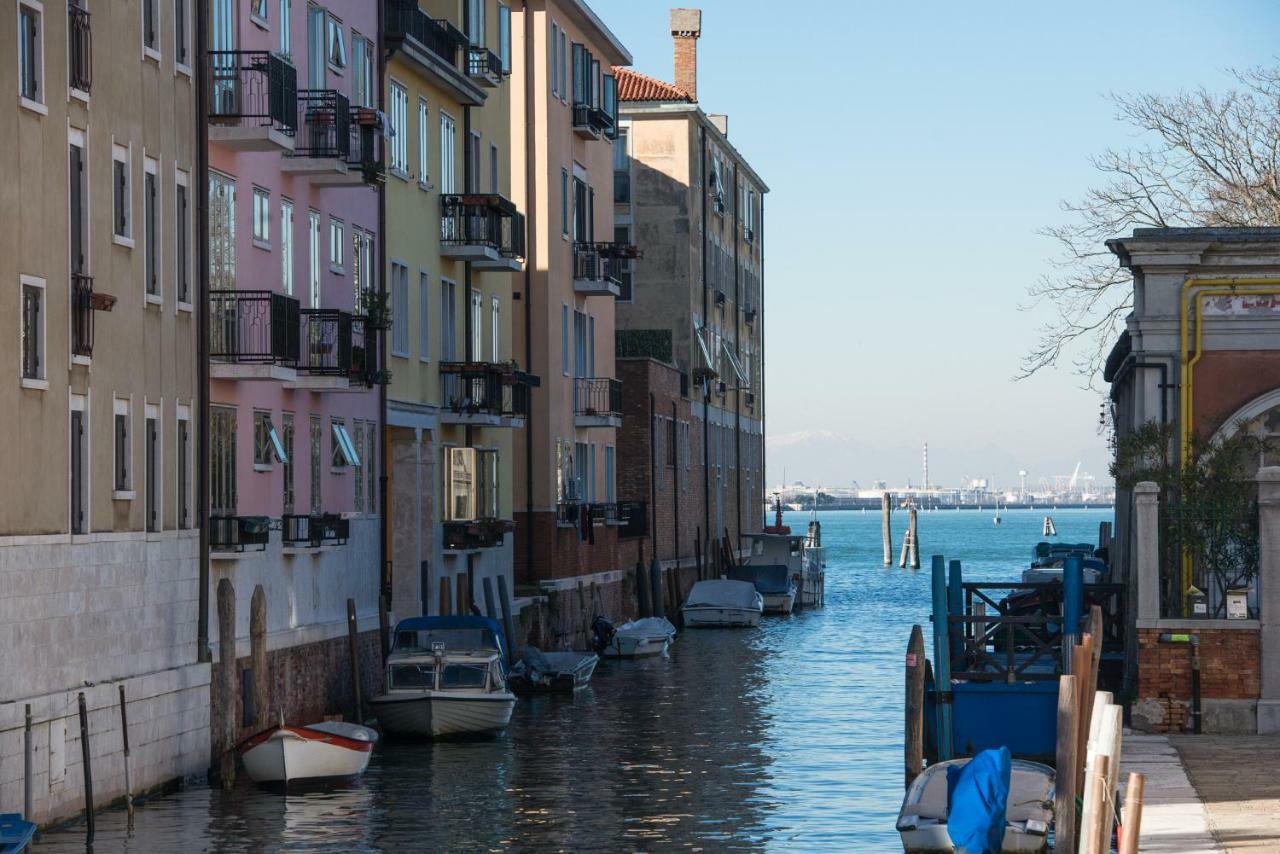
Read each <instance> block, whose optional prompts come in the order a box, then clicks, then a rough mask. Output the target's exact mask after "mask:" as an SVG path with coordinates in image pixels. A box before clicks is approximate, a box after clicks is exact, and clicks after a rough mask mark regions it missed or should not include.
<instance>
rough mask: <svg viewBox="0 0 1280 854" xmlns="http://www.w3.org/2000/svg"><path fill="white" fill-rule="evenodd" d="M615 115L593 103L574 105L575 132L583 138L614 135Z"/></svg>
mask: <svg viewBox="0 0 1280 854" xmlns="http://www.w3.org/2000/svg"><path fill="white" fill-rule="evenodd" d="M613 125H614V121H613V116H611V115H609V113H608V111H606V110H602V109H601V108H600V107H594V106H592V105H591V104H583V103H578V104H574V105H573V132H574V133H575V134H577V135H578V136H579V137H581V138H582V139H599V138H600V135H601V134H606V135H612V133H613Z"/></svg>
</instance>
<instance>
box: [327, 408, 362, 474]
mask: <svg viewBox="0 0 1280 854" xmlns="http://www.w3.org/2000/svg"><path fill="white" fill-rule="evenodd" d="M329 441H330V442H331V443H332V445H333V447H332V448H331V450H336V451H337V452H338V454H339V455H341V457H342V459H343V462H342V464H340V465H334V464H333V456H334V455H333V454H332V453H330V455H329V470H330V472H332V473H333V474H346V473H347V470H348V469H350V468H352V467H354V466H358V465H360V454H359V453H358V452H357V451H356V446H355V443H354V442H352V441H351V435H350V434H349V433H348V432H347V423H346V419H344V418H342V417H340V416H333V415H331V416H329Z"/></svg>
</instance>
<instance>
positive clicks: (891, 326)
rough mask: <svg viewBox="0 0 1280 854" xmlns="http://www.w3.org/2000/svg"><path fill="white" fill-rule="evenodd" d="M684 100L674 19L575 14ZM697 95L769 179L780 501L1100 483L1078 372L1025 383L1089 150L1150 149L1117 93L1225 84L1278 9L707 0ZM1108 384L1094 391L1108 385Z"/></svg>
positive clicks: (1239, 1) (1261, 52) (1262, 56)
mask: <svg viewBox="0 0 1280 854" xmlns="http://www.w3.org/2000/svg"><path fill="white" fill-rule="evenodd" d="M588 2H590V3H591V5H592V7H593V8H594V9H595V10H596V12H597V13H598V14H599V15H600V17H601V18H602V19H603V20H604V21H605V23H606V24H607V25H608V26H609V27H610V28H611V29H612V30H613V31H614V33H615V34H617V35H618V36H619V38H621V39H622V41H623V43H624V44H626V45H627V47H628V48H629V49H630V50H631V53H632V55H633V56H634V58H635V64H634V67H635V68H636V70H638V71H642V72H644V73H647V74H651V75H653V76H655V77H658V78H660V79H664V80H671V79H672V46H671V37H670V28H669V24H668V8H669V5H668V4H666V3H660V2H654V0H588ZM700 8H701V9H702V38H701V40H700V41H699V44H698V96H699V102H700V105H701V106H702V108H703V109H704V110H706V111H707V112H709V113H727V114H728V116H729V138H730V141H732V142H733V143H734V145H735V146H736V147H737V148H738V150H739V151H740V152H741V153H742V154H743V155H744V156H745V157H747V159H748V160H749V161H750V162H751V163H752V165H753V166H754V167H755V168H756V170H757V171H758V172H759V173H760V174H761V175H762V176H763V177H764V179H765V181H766V182H767V183H768V184H769V187H770V190H771V192H770V193H769V195H768V197H767V199H766V210H765V227H764V239H765V244H764V246H765V274H764V275H765V318H766V326H765V328H766V340H765V348H766V352H765V359H766V365H765V372H766V373H765V381H766V407H767V414H766V419H767V420H766V431H767V434H768V459H767V463H768V466H769V471H768V481H769V483H770V484H772V483H775V482H777V481H778V480H779V479H780V478H781V477H782V476H783V469H786V477H787V479H788V480H789V481H792V480H803V481H805V482H807V483H810V484H818V483H821V484H825V485H830V486H848V485H850V484H851V482H853V481H857V482H858V483H859V484H861V485H863V486H866V487H870V486H871V484H872V483H873V482H874V481H876V480H885V481H888V482H889V484H890V485H891V486H892V485H900V484H904V483H906V482H907V481H908V480H910V482H911V483H919V482H920V479H921V446H922V444H923V443H925V442H928V444H929V467H930V480H931V481H932V482H933V483H941V484H957V483H958V482H959V481H960V480H961V479H962V478H974V477H989V478H993V479H994V480H995V481H996V482H997V483H999V484H1001V485H1012V484H1014V483H1016V481H1017V476H1018V471H1019V470H1026V471H1027V472H1028V481H1029V482H1030V483H1035V482H1037V481H1038V479H1039V478H1041V477H1051V476H1052V475H1058V474H1069V473H1070V472H1071V471H1072V470H1073V468H1074V467H1075V465H1076V463H1077V462H1080V463H1082V471H1083V472H1086V473H1089V474H1092V475H1093V476H1094V477H1095V478H1097V481H1098V482H1099V483H1103V482H1107V481H1108V478H1107V460H1108V456H1109V455H1108V451H1107V445H1106V439H1105V437H1104V436H1103V435H1101V434H1100V433H1099V429H1098V424H1099V416H1100V414H1101V409H1100V407H1101V405H1102V403H1103V397H1102V396H1101V395H1100V394H1099V393H1098V392H1097V391H1090V390H1086V389H1084V388H1083V385H1084V384H1085V380H1084V379H1083V378H1082V377H1080V376H1079V375H1078V374H1076V373H1074V370H1073V368H1072V366H1071V365H1070V364H1069V363H1066V364H1064V365H1063V366H1062V367H1061V368H1059V369H1058V370H1056V371H1051V372H1045V373H1041V374H1038V375H1036V376H1035V377H1033V378H1031V379H1028V380H1023V381H1020V382H1015V381H1014V380H1013V377H1014V375H1015V374H1016V373H1017V372H1018V369H1019V360H1020V358H1021V357H1022V356H1023V355H1024V354H1025V353H1026V352H1027V351H1028V350H1029V348H1030V347H1031V346H1032V345H1033V344H1034V342H1035V340H1036V330H1037V328H1038V327H1039V326H1040V324H1041V323H1043V322H1044V321H1046V320H1048V319H1049V318H1050V317H1051V316H1052V314H1051V312H1049V311H1048V310H1046V309H1044V308H1040V309H1032V310H1029V311H1024V310H1021V307H1022V306H1025V304H1026V303H1027V297H1026V287H1027V285H1028V284H1030V283H1033V282H1034V281H1035V280H1036V279H1037V278H1038V277H1039V276H1040V275H1042V274H1043V273H1044V272H1045V271H1046V269H1047V264H1046V261H1047V259H1049V258H1050V257H1052V256H1053V254H1054V246H1053V244H1052V243H1051V242H1050V241H1049V240H1048V239H1046V238H1044V237H1042V236H1040V235H1039V234H1038V233H1037V231H1038V230H1039V229H1040V228H1042V227H1044V226H1048V225H1052V224H1055V223H1058V222H1062V221H1064V220H1065V218H1066V217H1067V215H1066V214H1064V213H1063V212H1062V211H1061V209H1060V207H1059V202H1060V200H1062V199H1074V198H1078V197H1079V196H1080V195H1082V194H1083V192H1084V190H1085V189H1086V188H1088V187H1089V186H1090V185H1091V183H1093V182H1095V181H1096V180H1097V179H1096V173H1095V172H1094V171H1093V170H1092V167H1091V166H1090V163H1089V158H1090V156H1091V155H1093V154H1096V153H1100V152H1101V151H1103V150H1105V149H1106V148H1108V147H1124V146H1128V145H1131V144H1134V143H1136V142H1139V141H1140V138H1139V137H1138V136H1137V135H1136V134H1135V132H1134V131H1133V129H1132V128H1130V127H1128V126H1127V125H1124V124H1121V123H1119V122H1117V121H1116V120H1115V110H1114V107H1113V106H1112V104H1110V103H1109V102H1108V100H1107V98H1106V96H1107V94H1108V93H1110V92H1116V93H1132V92H1161V93H1169V94H1172V93H1175V92H1177V91H1180V90H1185V89H1191V88H1195V87H1198V86H1201V85H1203V86H1206V87H1208V88H1210V89H1226V88H1229V87H1230V86H1231V82H1232V81H1231V80H1230V78H1229V76H1228V74H1227V73H1226V72H1227V69H1229V68H1232V67H1236V68H1243V67H1248V66H1251V65H1258V64H1271V63H1273V62H1275V61H1276V54H1277V44H1278V42H1277V40H1276V35H1277V33H1278V32H1280V4H1275V3H1273V2H1263V0H1257V2H1246V0H1230V2H1229V1H1228V0H1220V1H1219V0H1215V2H1212V3H1208V2H1167V0H1166V2H1154V1H1153V0H1128V2H1123V3H1116V2H1092V1H1090V2H1081V1H1080V0H1073V2H1070V3H1028V2H982V0H973V2H966V3H954V2H914V3H906V2H903V3H883V2H863V0H842V1H841V2H835V0H787V2H785V3H779V2H769V0H702V2H701V3H700ZM1098 384H1099V385H1100V384H1101V383H1100V379H1099V381H1098Z"/></svg>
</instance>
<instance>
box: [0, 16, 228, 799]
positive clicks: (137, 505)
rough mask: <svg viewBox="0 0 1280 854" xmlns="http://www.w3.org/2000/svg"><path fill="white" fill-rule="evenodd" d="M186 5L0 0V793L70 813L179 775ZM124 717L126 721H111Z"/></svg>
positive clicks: (190, 236)
mask: <svg viewBox="0 0 1280 854" xmlns="http://www.w3.org/2000/svg"><path fill="white" fill-rule="evenodd" d="M193 11H194V10H193V8H192V4H191V3H190V2H188V0H178V2H176V3H164V4H153V3H142V2H140V0H130V2H124V0H116V1H115V2H111V3H102V2H95V3H92V4H90V3H86V2H83V0H72V2H70V3H69V4H68V3H54V2H50V1H49V0H45V2H40V0H17V2H16V3H14V4H10V5H9V7H8V9H7V10H6V12H5V14H4V15H0V45H2V46H3V53H4V55H5V56H7V57H9V61H7V62H5V63H3V64H2V65H0V92H6V93H8V94H7V95H6V96H5V97H6V98H7V100H8V106H4V107H0V110H3V112H4V113H5V116H6V118H5V120H4V121H3V122H0V144H2V145H3V146H4V149H5V150H6V151H8V152H9V153H10V156H9V157H7V158H6V159H5V162H4V165H3V166H0V205H3V209H4V210H6V211H8V212H9V217H8V223H9V226H10V227H8V228H6V229H4V234H3V236H2V237H0V280H2V281H3V283H4V286H3V287H2V288H0V307H2V308H3V310H4V312H5V314H6V316H8V317H9V318H11V319H12V323H13V326H12V327H11V330H10V334H8V335H4V336H0V342H2V343H0V376H3V378H4V379H3V380H0V413H2V414H0V432H3V434H4V435H5V436H7V437H9V440H10V453H8V454H5V455H4V458H3V460H0V481H2V482H3V483H5V484H6V487H7V489H8V492H9V496H8V498H7V499H6V500H5V501H3V502H0V568H2V569H0V649H3V650H4V654H3V655H0V803H2V804H4V805H6V806H7V807H9V808H13V807H21V805H22V802H23V799H22V771H23V758H22V754H23V751H22V729H23V716H24V709H25V708H30V710H31V714H32V716H33V718H34V722H35V725H34V728H33V732H34V740H35V762H34V773H33V778H34V784H33V790H34V810H33V811H34V816H33V817H34V818H35V819H36V820H38V821H42V822H43V821H49V820H53V819H56V818H59V817H62V816H66V815H69V814H72V813H75V812H76V811H78V810H79V809H80V808H81V807H82V805H83V794H82V790H81V780H82V774H81V759H80V756H81V752H80V751H81V746H80V742H79V735H78V733H79V729H78V725H77V722H76V714H77V705H78V702H77V701H78V698H77V694H78V693H80V692H83V694H84V696H85V699H86V701H87V706H88V709H89V717H90V729H91V731H92V732H93V734H94V740H93V742H92V756H91V763H92V768H93V775H94V782H95V785H94V793H95V798H96V801H97V802H99V803H106V802H108V801H111V800H113V799H115V798H118V797H120V796H121V795H122V794H123V793H124V780H123V764H122V756H121V752H120V742H121V739H120V731H119V720H120V712H119V708H118V703H119V698H120V689H121V688H123V690H124V696H125V697H126V698H127V702H128V708H129V717H130V720H131V724H132V725H131V730H130V733H129V735H130V741H131V746H132V755H133V760H132V774H133V777H132V780H133V786H134V788H135V790H140V789H144V788H148V787H152V786H155V785H158V784H160V783H163V782H165V781H167V780H171V779H174V778H177V777H182V776H185V775H190V774H195V773H201V772H203V771H204V770H205V769H206V768H207V766H208V756H209V665H208V664H202V663H197V658H198V653H197V614H198V599H199V559H198V555H199V545H198V537H197V529H196V526H197V514H196V512H195V509H194V507H195V502H194V495H195V492H194V489H195V485H196V483H195V477H194V474H193V471H194V469H193V460H194V451H195V429H194V424H195V423H196V418H197V416H198V409H197V406H198V404H199V400H200V395H201V390H200V389H199V387H198V384H197V360H196V342H197V336H196V319H195V316H194V312H193V304H194V303H195V302H196V296H195V293H196V276H195V270H196V253H195V251H194V247H195V245H196V243H195V222H194V220H195V210H196V205H195V204H194V203H193V201H194V198H195V197H194V194H195V193H197V192H199V191H200V190H201V188H200V185H199V180H198V178H197V177H196V176H197V174H198V173H197V172H196V169H197V166H198V164H197V135H196V130H197V122H196V112H195V84H194V75H193V68H192V66H193V62H194V59H193V58H194V52H193V42H192V33H193V30H194V21H193V18H192V15H193ZM133 722H136V723H133Z"/></svg>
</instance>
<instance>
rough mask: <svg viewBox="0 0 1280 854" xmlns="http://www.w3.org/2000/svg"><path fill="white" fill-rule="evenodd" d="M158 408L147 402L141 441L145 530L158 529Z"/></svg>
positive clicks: (159, 460) (159, 459)
mask: <svg viewBox="0 0 1280 854" xmlns="http://www.w3.org/2000/svg"><path fill="white" fill-rule="evenodd" d="M159 423H160V410H159V408H158V407H155V406H152V405H151V404H147V406H146V418H145V420H144V425H143V426H144V428H145V432H144V433H143V437H142V441H143V442H144V444H145V446H146V449H147V462H146V467H147V474H146V477H147V484H146V488H147V519H146V523H147V530H148V531H159V530H160V462H161V458H160V430H159V427H158V426H157V425H158V424H159Z"/></svg>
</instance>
